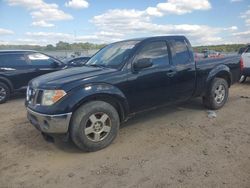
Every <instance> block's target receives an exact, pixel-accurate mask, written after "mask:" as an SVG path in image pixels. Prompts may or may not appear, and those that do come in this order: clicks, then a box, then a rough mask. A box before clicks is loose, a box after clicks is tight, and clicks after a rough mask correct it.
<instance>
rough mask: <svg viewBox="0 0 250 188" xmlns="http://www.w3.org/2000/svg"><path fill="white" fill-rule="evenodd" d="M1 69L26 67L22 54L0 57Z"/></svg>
mask: <svg viewBox="0 0 250 188" xmlns="http://www.w3.org/2000/svg"><path fill="white" fill-rule="evenodd" d="M0 66H1V67H6V68H8V67H11V68H14V67H22V66H27V62H26V59H25V57H24V55H23V54H3V55H0Z"/></svg>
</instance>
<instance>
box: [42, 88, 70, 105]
mask: <svg viewBox="0 0 250 188" xmlns="http://www.w3.org/2000/svg"><path fill="white" fill-rule="evenodd" d="M65 95H66V92H65V91H63V90H44V91H43V97H42V103H41V105H43V106H51V105H53V104H55V103H56V102H57V101H59V100H60V99H61V98H63V97H64V96H65Z"/></svg>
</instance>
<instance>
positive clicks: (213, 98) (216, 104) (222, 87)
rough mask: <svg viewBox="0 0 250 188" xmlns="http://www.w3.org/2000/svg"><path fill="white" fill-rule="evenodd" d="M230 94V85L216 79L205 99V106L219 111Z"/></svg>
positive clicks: (220, 79) (223, 80)
mask: <svg viewBox="0 0 250 188" xmlns="http://www.w3.org/2000/svg"><path fill="white" fill-rule="evenodd" d="M228 94H229V89H228V83H227V81H226V80H225V79H222V78H215V79H214V80H213V81H212V83H211V85H210V87H209V89H208V91H207V94H206V96H204V97H203V104H204V105H205V106H206V107H207V108H209V109H212V110H217V109H219V108H221V107H223V106H224V104H225V103H226V102H227V99H228Z"/></svg>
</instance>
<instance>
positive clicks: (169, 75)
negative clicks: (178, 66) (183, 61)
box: [166, 70, 176, 77]
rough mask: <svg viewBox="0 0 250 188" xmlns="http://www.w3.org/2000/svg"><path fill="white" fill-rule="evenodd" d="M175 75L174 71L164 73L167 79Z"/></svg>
mask: <svg viewBox="0 0 250 188" xmlns="http://www.w3.org/2000/svg"><path fill="white" fill-rule="evenodd" d="M175 74H176V71H174V70H169V71H167V72H166V75H167V76H168V77H173V76H174V75H175Z"/></svg>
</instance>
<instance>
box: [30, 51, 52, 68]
mask: <svg viewBox="0 0 250 188" xmlns="http://www.w3.org/2000/svg"><path fill="white" fill-rule="evenodd" d="M27 57H28V61H29V63H30V64H31V65H33V66H44V67H49V66H51V64H52V63H53V62H54V61H53V59H52V58H51V57H49V56H46V55H44V54H40V53H32V54H29V55H27Z"/></svg>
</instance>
